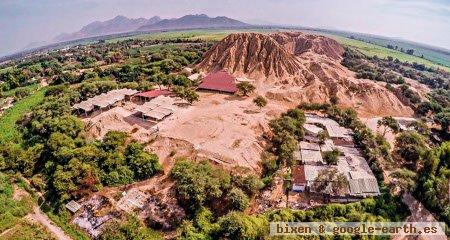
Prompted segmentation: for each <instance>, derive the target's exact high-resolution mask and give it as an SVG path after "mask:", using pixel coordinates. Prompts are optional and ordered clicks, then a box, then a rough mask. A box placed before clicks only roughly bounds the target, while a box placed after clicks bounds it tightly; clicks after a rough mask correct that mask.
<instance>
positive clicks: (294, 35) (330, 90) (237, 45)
mask: <svg viewBox="0 0 450 240" xmlns="http://www.w3.org/2000/svg"><path fill="white" fill-rule="evenodd" d="M343 53H344V48H343V47H342V46H341V45H340V44H339V43H338V42H336V41H335V40H333V39H330V38H327V37H324V36H316V35H311V34H305V33H300V32H278V33H272V34H268V35H266V34H260V33H237V34H231V35H229V36H228V37H226V38H225V39H224V40H222V41H221V42H219V43H217V44H216V45H214V46H213V47H212V48H211V49H210V50H209V51H208V52H207V53H206V54H205V56H204V59H203V61H202V62H201V63H200V64H199V65H198V67H199V68H200V69H201V70H202V71H205V72H214V71H218V70H226V71H228V72H230V73H232V74H233V75H234V76H236V77H246V78H250V79H254V80H255V85H256V86H257V88H258V91H259V93H260V94H265V95H266V97H268V98H270V99H276V100H282V101H289V102H292V103H299V102H319V103H324V102H330V100H331V99H333V100H337V102H338V104H339V105H340V106H343V107H353V108H355V109H356V110H357V111H358V112H359V113H360V114H361V115H362V116H374V115H376V116H385V115H393V116H411V115H412V114H413V111H412V109H411V108H410V107H408V106H406V105H405V104H404V103H402V102H401V101H400V100H399V99H398V98H397V97H396V96H395V94H393V93H392V92H390V91H389V90H388V89H386V88H385V87H384V86H381V85H379V84H377V83H375V82H373V81H371V80H365V79H356V78H355V74H354V73H353V72H351V71H349V70H348V69H347V68H345V67H344V66H342V65H341V63H340V62H341V60H342V54H343Z"/></svg>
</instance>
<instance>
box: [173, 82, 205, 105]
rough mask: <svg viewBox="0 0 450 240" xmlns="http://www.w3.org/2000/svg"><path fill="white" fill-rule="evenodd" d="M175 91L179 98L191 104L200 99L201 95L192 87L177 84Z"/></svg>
mask: <svg viewBox="0 0 450 240" xmlns="http://www.w3.org/2000/svg"><path fill="white" fill-rule="evenodd" d="M173 91H174V92H175V94H176V95H177V96H178V97H179V98H181V99H184V100H186V101H187V102H188V103H189V104H192V103H194V102H196V101H198V99H199V95H198V94H197V92H195V91H194V90H193V89H192V88H186V87H181V86H177V87H175V88H174V89H173Z"/></svg>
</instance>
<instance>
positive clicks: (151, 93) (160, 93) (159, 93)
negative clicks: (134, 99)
mask: <svg viewBox="0 0 450 240" xmlns="http://www.w3.org/2000/svg"><path fill="white" fill-rule="evenodd" d="M170 95H173V92H171V91H169V90H165V89H163V90H159V89H156V90H151V91H147V92H141V93H138V94H136V96H139V97H146V98H155V97H159V96H170Z"/></svg>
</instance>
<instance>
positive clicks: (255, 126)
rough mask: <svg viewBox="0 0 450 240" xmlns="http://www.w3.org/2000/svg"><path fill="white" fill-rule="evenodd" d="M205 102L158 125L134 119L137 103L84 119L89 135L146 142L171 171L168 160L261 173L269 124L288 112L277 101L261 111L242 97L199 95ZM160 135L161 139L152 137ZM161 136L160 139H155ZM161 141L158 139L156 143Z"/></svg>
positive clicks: (250, 99) (130, 103) (166, 168)
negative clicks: (114, 134)
mask: <svg viewBox="0 0 450 240" xmlns="http://www.w3.org/2000/svg"><path fill="white" fill-rule="evenodd" d="M199 95H200V101H199V102H196V103H194V104H193V105H192V106H183V107H175V112H174V114H172V115H171V116H169V117H168V118H166V119H164V120H163V121H161V122H158V123H152V122H148V121H143V120H142V119H140V118H138V117H136V116H134V113H135V111H134V108H135V107H136V104H135V103H132V102H127V103H124V104H123V105H122V106H118V107H115V108H112V109H110V110H108V111H104V112H102V113H100V112H98V113H95V114H93V115H92V116H89V117H86V118H83V121H84V122H85V123H86V126H87V127H86V128H87V132H88V135H89V136H90V137H92V138H95V139H101V138H102V137H103V136H104V135H105V134H106V133H107V132H108V131H112V130H116V131H125V132H129V133H130V135H131V136H132V137H133V138H134V139H137V140H139V141H141V142H152V143H151V144H150V145H149V147H148V149H149V150H152V151H154V152H155V153H156V154H158V156H159V157H160V159H161V161H162V162H161V163H162V164H163V166H166V167H165V170H168V168H169V166H170V165H172V164H173V163H167V162H165V159H166V158H167V155H169V154H171V153H172V154H174V153H179V154H178V155H180V156H188V157H195V156H199V157H203V158H208V159H211V160H212V161H213V162H216V163H219V164H221V165H223V166H225V167H226V166H230V167H233V166H236V165H237V166H243V167H248V168H250V169H253V170H255V171H258V170H259V165H258V163H259V159H260V154H261V152H262V151H263V147H264V146H263V141H262V139H261V136H262V134H263V133H264V132H265V131H267V130H268V121H269V120H270V119H272V118H274V117H275V116H276V115H278V114H280V113H281V112H283V111H286V109H287V107H286V106H285V104H283V103H278V102H277V101H269V104H268V105H267V106H266V107H264V108H262V109H259V108H258V107H256V106H255V104H254V103H253V102H252V101H253V98H254V96H256V94H255V95H253V96H250V97H238V96H233V95H228V94H220V93H211V92H199ZM155 129H158V133H157V134H153V133H154V131H155ZM156 136H157V137H156ZM155 137H156V138H155Z"/></svg>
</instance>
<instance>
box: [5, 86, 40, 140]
mask: <svg viewBox="0 0 450 240" xmlns="http://www.w3.org/2000/svg"><path fill="white" fill-rule="evenodd" d="M44 95H45V88H43V89H40V90H38V91H36V92H34V93H33V94H31V95H30V96H28V97H26V98H24V99H22V100H20V101H18V102H16V103H14V106H13V107H12V108H10V109H8V110H6V111H5V113H4V114H3V115H2V116H1V117H0V142H9V141H15V142H20V141H21V139H20V134H19V131H18V130H17V128H16V122H17V120H19V119H20V118H21V116H22V115H23V114H25V113H27V112H29V111H30V110H31V108H33V107H34V106H37V105H38V104H40V103H41V102H42V101H43V100H44Z"/></svg>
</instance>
